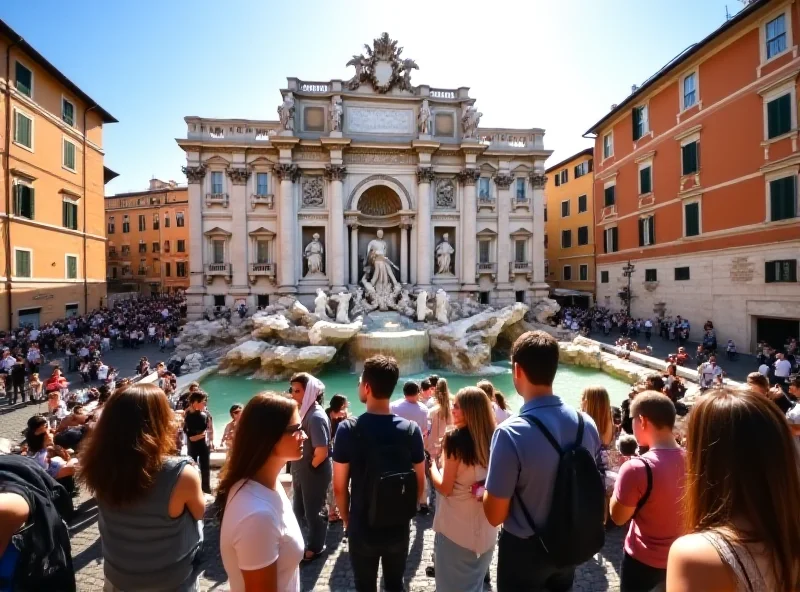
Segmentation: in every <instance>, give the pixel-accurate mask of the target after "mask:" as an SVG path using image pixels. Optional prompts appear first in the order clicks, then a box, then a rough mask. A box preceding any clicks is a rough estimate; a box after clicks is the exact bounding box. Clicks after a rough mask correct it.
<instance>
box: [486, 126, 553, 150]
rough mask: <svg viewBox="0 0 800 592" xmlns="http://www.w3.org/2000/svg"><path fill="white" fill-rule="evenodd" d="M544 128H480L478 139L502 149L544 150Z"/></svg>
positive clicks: (490, 147)
mask: <svg viewBox="0 0 800 592" xmlns="http://www.w3.org/2000/svg"><path fill="white" fill-rule="evenodd" d="M543 135H544V130H538V129H533V130H518V129H504V128H483V127H482V128H479V129H478V140H480V142H481V144H488V145H489V149H490V150H491V149H500V150H520V151H528V150H544V143H543V141H542V136H543Z"/></svg>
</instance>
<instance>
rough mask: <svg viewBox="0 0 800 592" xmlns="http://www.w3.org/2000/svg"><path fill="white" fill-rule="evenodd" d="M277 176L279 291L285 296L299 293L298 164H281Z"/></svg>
mask: <svg viewBox="0 0 800 592" xmlns="http://www.w3.org/2000/svg"><path fill="white" fill-rule="evenodd" d="M274 172H275V175H276V176H277V177H278V179H280V181H281V194H280V197H279V200H278V229H279V231H278V245H279V247H278V248H279V252H280V255H279V257H280V258H279V262H278V291H279V292H281V293H283V294H295V293H297V276H296V274H295V260H294V258H295V256H298V255H299V251H298V249H297V244H296V243H297V239H296V234H295V229H296V228H297V212H296V211H295V210H296V208H295V203H294V182H295V181H296V180H297V177H298V176H299V171H298V170H297V165H296V164H279V165H275V167H274Z"/></svg>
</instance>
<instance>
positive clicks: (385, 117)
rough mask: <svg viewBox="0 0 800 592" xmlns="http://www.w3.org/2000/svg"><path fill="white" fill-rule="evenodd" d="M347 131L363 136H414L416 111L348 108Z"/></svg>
mask: <svg viewBox="0 0 800 592" xmlns="http://www.w3.org/2000/svg"><path fill="white" fill-rule="evenodd" d="M345 119H346V122H347V131H348V132H355V133H363V134H413V133H414V111H412V110H411V109H373V108H367V107H348V108H347V110H346V111H345Z"/></svg>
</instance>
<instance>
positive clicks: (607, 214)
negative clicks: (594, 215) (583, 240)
mask: <svg viewBox="0 0 800 592" xmlns="http://www.w3.org/2000/svg"><path fill="white" fill-rule="evenodd" d="M616 215H617V204H614V205H611V206H606V207H604V208H603V211H602V212H601V213H600V220H601V221H602V220H607V219H608V218H615V217H616Z"/></svg>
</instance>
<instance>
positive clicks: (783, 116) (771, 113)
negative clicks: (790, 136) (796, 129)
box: [767, 93, 792, 139]
mask: <svg viewBox="0 0 800 592" xmlns="http://www.w3.org/2000/svg"><path fill="white" fill-rule="evenodd" d="M791 129H792V96H791V95H790V94H789V93H787V94H785V95H783V96H782V97H778V98H777V99H775V100H773V101H770V102H769V103H767V138H769V139H772V138H777V137H778V136H782V135H783V134H787V133H789V131H791Z"/></svg>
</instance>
